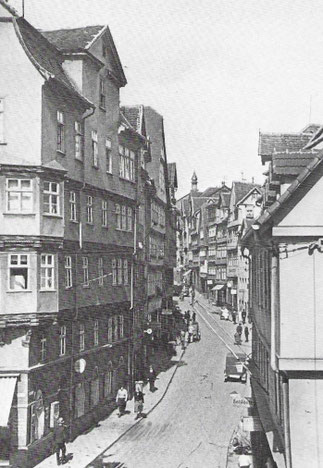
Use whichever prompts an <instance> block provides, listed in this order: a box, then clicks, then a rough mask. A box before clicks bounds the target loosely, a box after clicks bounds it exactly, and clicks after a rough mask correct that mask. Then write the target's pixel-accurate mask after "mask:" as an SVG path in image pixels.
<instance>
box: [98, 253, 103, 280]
mask: <svg viewBox="0 0 323 468" xmlns="http://www.w3.org/2000/svg"><path fill="white" fill-rule="evenodd" d="M98 273H99V286H103V280H104V270H103V258H102V257H100V258H99V259H98Z"/></svg>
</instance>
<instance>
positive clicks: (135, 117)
mask: <svg viewBox="0 0 323 468" xmlns="http://www.w3.org/2000/svg"><path fill="white" fill-rule="evenodd" d="M140 107H142V106H121V110H122V112H123V114H124V115H125V117H126V119H127V120H128V122H130V123H131V125H132V126H133V127H134V128H135V129H136V130H137V131H139V132H140V131H141V125H140V117H141V115H140V114H141V113H140Z"/></svg>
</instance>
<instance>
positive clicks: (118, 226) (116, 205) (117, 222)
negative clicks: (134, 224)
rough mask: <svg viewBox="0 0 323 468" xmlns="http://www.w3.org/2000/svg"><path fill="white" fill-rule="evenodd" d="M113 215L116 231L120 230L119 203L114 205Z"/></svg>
mask: <svg viewBox="0 0 323 468" xmlns="http://www.w3.org/2000/svg"><path fill="white" fill-rule="evenodd" d="M115 213H116V226H117V229H121V227H122V226H121V208H120V205H119V203H116V204H115Z"/></svg>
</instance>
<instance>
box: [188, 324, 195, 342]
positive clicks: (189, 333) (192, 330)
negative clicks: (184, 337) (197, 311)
mask: <svg viewBox="0 0 323 468" xmlns="http://www.w3.org/2000/svg"><path fill="white" fill-rule="evenodd" d="M193 332H194V327H193V324H192V322H191V323H190V324H189V326H188V342H189V343H192V341H193Z"/></svg>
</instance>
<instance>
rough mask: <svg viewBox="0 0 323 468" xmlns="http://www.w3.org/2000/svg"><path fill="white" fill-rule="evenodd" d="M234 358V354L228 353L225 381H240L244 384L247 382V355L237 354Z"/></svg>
mask: <svg viewBox="0 0 323 468" xmlns="http://www.w3.org/2000/svg"><path fill="white" fill-rule="evenodd" d="M236 355H237V357H238V358H237V357H236V356H234V355H233V354H232V353H228V354H227V355H226V358H225V369H224V381H225V382H227V381H228V380H239V381H240V382H242V383H246V382H247V369H246V363H247V358H248V356H246V355H245V354H242V353H237V354H236Z"/></svg>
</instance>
